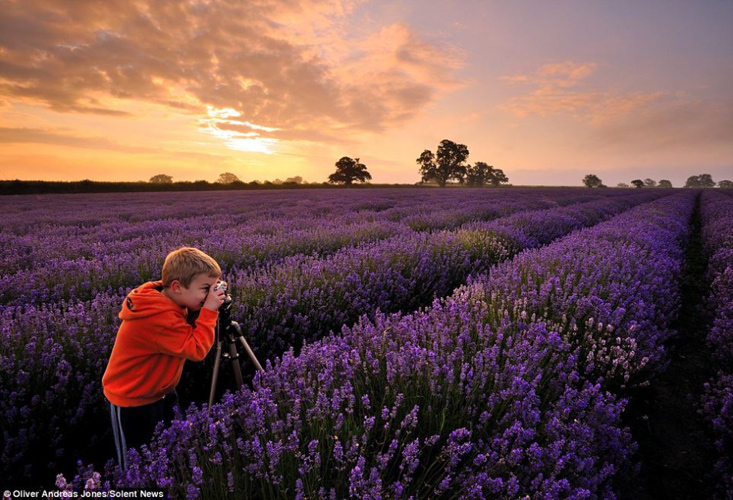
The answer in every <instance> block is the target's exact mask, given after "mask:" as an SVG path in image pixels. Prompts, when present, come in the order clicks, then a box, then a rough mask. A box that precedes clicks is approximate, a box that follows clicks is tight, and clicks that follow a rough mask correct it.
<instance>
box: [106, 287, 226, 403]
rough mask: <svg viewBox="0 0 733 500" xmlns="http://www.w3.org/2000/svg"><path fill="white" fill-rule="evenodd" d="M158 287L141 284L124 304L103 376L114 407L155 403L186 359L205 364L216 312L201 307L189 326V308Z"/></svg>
mask: <svg viewBox="0 0 733 500" xmlns="http://www.w3.org/2000/svg"><path fill="white" fill-rule="evenodd" d="M162 289H163V283H162V282H161V281H152V282H148V283H145V284H144V285H141V286H140V287H138V288H136V289H135V290H133V291H132V292H130V293H129V294H128V295H127V297H126V298H125V301H124V303H123V304H122V310H121V311H120V319H121V320H122V324H121V325H120V329H119V330H118V332H117V338H116V339H115V345H114V347H113V348H112V355H111V356H110V358H109V363H108V364H107V370H106V371H105V372H104V376H103V377H102V386H103V387H104V395H105V396H106V397H107V399H108V400H109V401H110V402H112V403H113V404H115V405H117V406H123V407H124V406H142V405H145V404H150V403H155V402H156V401H159V400H160V399H162V398H163V397H164V396H165V395H166V394H168V393H170V392H173V390H174V389H175V388H176V386H177V385H178V382H179V381H180V380H181V373H182V372H183V365H184V363H185V362H186V360H187V359H190V360H191V361H201V360H203V359H204V358H205V357H206V354H207V353H208V352H209V350H210V349H211V346H212V345H213V344H214V328H215V327H216V319H217V317H218V316H219V313H218V311H213V310H211V309H207V308H202V309H201V312H200V314H199V317H198V318H197V319H196V326H195V327H192V326H191V325H190V324H188V322H186V315H187V312H188V311H187V309H186V308H185V307H180V306H178V305H177V304H176V303H175V302H173V301H172V300H171V299H169V298H168V297H166V296H165V295H163V294H162V293H161V292H160V291H161V290H162Z"/></svg>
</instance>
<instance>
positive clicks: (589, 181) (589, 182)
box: [583, 174, 603, 188]
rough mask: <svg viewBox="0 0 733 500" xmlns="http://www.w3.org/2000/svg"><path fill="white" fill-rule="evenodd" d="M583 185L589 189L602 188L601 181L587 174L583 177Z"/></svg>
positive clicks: (593, 175) (594, 175) (595, 176)
mask: <svg viewBox="0 0 733 500" xmlns="http://www.w3.org/2000/svg"><path fill="white" fill-rule="evenodd" d="M583 184H584V185H585V187H589V188H594V187H602V186H603V181H601V179H600V178H599V177H598V176H597V175H596V174H588V175H586V176H585V177H583Z"/></svg>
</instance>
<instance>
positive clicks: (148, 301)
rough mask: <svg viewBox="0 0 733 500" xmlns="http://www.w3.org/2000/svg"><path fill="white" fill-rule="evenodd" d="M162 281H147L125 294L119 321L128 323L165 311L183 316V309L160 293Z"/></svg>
mask: <svg viewBox="0 0 733 500" xmlns="http://www.w3.org/2000/svg"><path fill="white" fill-rule="evenodd" d="M162 290H163V282H162V281H149V282H147V283H145V284H143V285H140V286H139V287H137V288H135V289H134V290H133V291H131V292H130V293H128V294H127V297H125V300H124V302H123V303H122V310H121V311H120V319H121V320H123V321H129V320H134V319H143V318H148V317H150V316H154V315H156V314H160V313H162V312H166V311H174V312H177V313H179V314H185V308H182V307H180V306H178V305H177V304H176V303H175V302H173V301H172V300H171V299H169V298H168V297H166V296H165V295H163V293H161V292H162Z"/></svg>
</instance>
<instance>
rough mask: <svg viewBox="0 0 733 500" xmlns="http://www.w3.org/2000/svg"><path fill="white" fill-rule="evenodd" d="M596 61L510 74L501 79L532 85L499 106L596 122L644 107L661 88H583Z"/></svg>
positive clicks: (523, 114)
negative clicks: (640, 90) (627, 89)
mask: <svg viewBox="0 0 733 500" xmlns="http://www.w3.org/2000/svg"><path fill="white" fill-rule="evenodd" d="M597 67H598V65H597V64H596V63H582V64H579V63H575V62H572V61H566V62H561V63H554V64H546V65H544V66H541V67H540V68H538V69H537V71H535V73H534V74H531V75H512V76H506V77H503V78H502V80H503V81H505V82H507V83H509V84H511V85H520V84H521V85H530V86H533V87H535V88H534V90H532V91H531V92H530V93H529V94H528V95H523V96H520V97H516V98H514V99H512V100H511V101H509V102H508V103H507V104H505V105H503V106H502V109H503V110H505V111H508V112H509V113H511V114H513V115H515V116H517V117H519V118H527V117H530V116H549V115H568V116H572V117H574V118H576V119H580V120H583V121H587V122H590V123H591V124H594V125H598V124H602V123H605V122H607V121H609V120H612V119H614V118H617V117H619V116H625V115H628V114H630V113H632V112H634V111H636V110H638V109H642V108H646V107H648V106H649V105H650V104H652V103H653V102H655V101H657V100H658V99H659V98H660V97H662V96H663V95H664V94H663V93H662V92H652V93H649V92H634V93H627V94H624V93H620V92H616V91H613V90H585V89H584V88H583V85H582V84H583V80H585V79H586V78H588V77H589V76H591V75H592V74H593V73H594V72H595V71H596V69H597Z"/></svg>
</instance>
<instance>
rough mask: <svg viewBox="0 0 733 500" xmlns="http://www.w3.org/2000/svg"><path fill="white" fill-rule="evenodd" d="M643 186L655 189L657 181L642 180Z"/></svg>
mask: <svg viewBox="0 0 733 500" xmlns="http://www.w3.org/2000/svg"><path fill="white" fill-rule="evenodd" d="M644 185H645V186H646V187H650V188H653V187H657V181H655V180H654V179H649V178H646V179H644Z"/></svg>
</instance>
